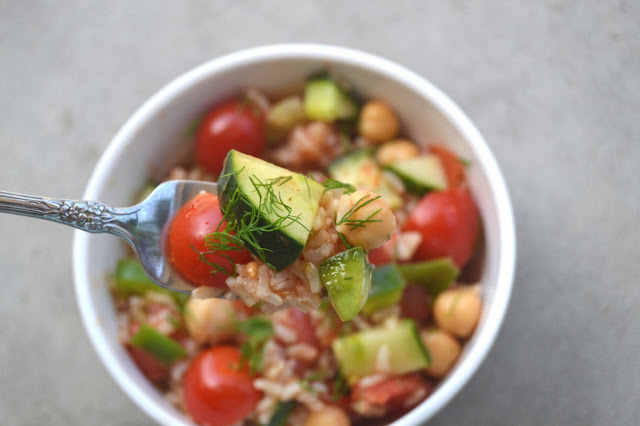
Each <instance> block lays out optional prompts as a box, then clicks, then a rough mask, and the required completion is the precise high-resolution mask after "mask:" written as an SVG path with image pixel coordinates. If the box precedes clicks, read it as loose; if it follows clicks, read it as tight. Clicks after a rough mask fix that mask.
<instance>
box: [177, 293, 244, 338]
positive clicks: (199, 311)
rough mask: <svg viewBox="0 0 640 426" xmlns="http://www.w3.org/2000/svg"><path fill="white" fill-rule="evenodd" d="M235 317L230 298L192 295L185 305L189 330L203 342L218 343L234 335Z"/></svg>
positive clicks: (192, 335)
mask: <svg viewBox="0 0 640 426" xmlns="http://www.w3.org/2000/svg"><path fill="white" fill-rule="evenodd" d="M234 319H235V310H234V307H233V302H232V301H230V300H224V299H215V298H212V299H196V298H194V297H192V298H190V299H189V301H188V302H187V305H186V306H185V322H186V325H187V330H189V334H190V335H191V337H193V339H194V340H195V341H196V342H198V343H201V344H203V343H211V344H216V343H219V342H222V341H225V340H228V339H230V338H231V337H233V334H234V331H233V321H234Z"/></svg>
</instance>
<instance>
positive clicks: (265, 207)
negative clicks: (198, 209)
mask: <svg viewBox="0 0 640 426" xmlns="http://www.w3.org/2000/svg"><path fill="white" fill-rule="evenodd" d="M243 170H244V168H243V169H240V170H238V171H235V172H232V173H230V174H228V175H227V176H229V175H236V176H237V175H238V174H240V173H241V172H242V171H243ZM291 179H292V176H279V177H276V178H272V179H267V180H265V181H263V180H261V179H260V178H258V177H257V176H255V175H251V176H249V182H250V183H251V186H252V187H253V190H252V192H253V193H255V194H256V196H257V199H258V203H257V204H258V205H257V207H256V206H254V205H253V204H252V202H251V201H249V199H248V198H247V196H246V194H244V193H242V191H240V189H239V188H236V190H235V191H234V192H233V194H232V195H231V197H230V199H229V201H228V202H227V204H226V206H224V207H221V209H222V213H223V217H222V221H221V222H220V224H218V227H217V228H216V231H215V232H212V233H210V234H208V235H207V236H206V237H205V238H206V241H205V247H206V248H207V250H209V251H208V252H203V253H200V260H202V261H203V262H205V263H207V264H208V265H209V266H211V267H212V268H213V269H212V273H218V272H224V273H227V274H228V275H231V276H235V266H236V265H235V262H234V261H233V259H232V258H231V256H230V254H228V253H227V252H229V251H234V250H236V251H237V250H243V249H248V250H249V251H251V252H252V253H253V254H254V255H255V256H256V257H257V258H258V259H259V260H260V261H262V262H263V263H265V264H266V265H267V266H269V267H270V268H271V269H273V270H274V271H275V270H276V268H275V266H273V265H272V264H271V263H270V262H268V261H267V254H268V253H271V252H272V250H271V249H269V248H266V247H262V245H261V244H260V242H259V241H258V240H259V237H261V236H262V235H263V234H268V233H271V232H274V231H279V230H281V229H283V228H286V227H287V226H290V225H292V224H294V223H297V224H298V225H300V226H301V227H302V228H304V229H305V230H306V231H307V232H309V229H308V228H307V227H306V226H305V225H304V224H303V223H302V222H301V221H300V217H301V215H300V214H297V215H295V214H293V209H292V208H291V206H289V205H288V204H287V203H286V202H285V201H284V200H283V199H282V194H281V193H280V192H279V191H278V190H277V188H278V187H280V186H282V185H284V184H286V183H287V182H289V181H290V180H291ZM308 191H309V196H311V192H310V189H309V190H308ZM238 203H244V204H245V205H247V206H249V207H250V208H249V209H247V210H246V211H245V212H244V213H243V214H242V216H240V217H236V216H235V215H234V214H233V213H234V211H235V209H236V207H237V204H238ZM264 215H269V216H272V217H275V220H265V219H264V217H263V216H264ZM223 222H227V226H226V227H225V228H224V229H221V227H222V223H223ZM209 253H216V254H218V255H220V256H222V257H224V258H225V259H227V260H228V261H229V262H230V263H231V265H232V267H233V271H231V273H230V271H227V270H226V269H225V268H224V267H221V266H219V265H216V264H213V263H212V262H210V261H208V260H207V259H206V255H207V254H209Z"/></svg>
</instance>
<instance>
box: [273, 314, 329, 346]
mask: <svg viewBox="0 0 640 426" xmlns="http://www.w3.org/2000/svg"><path fill="white" fill-rule="evenodd" d="M272 318H273V320H274V321H277V322H279V323H280V324H282V326H284V327H286V328H287V329H289V330H291V331H293V332H294V333H295V335H296V341H295V343H306V344H307V345H310V346H313V347H315V348H317V347H319V342H318V338H317V337H316V332H315V330H314V328H313V324H312V323H311V318H310V317H309V315H308V314H306V313H304V312H302V311H301V310H300V309H296V308H287V309H285V310H282V311H278V312H276V313H275V314H274V316H273V317H272ZM281 343H283V344H285V345H289V344H291V342H281Z"/></svg>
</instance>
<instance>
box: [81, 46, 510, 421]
mask: <svg viewBox="0 0 640 426" xmlns="http://www.w3.org/2000/svg"><path fill="white" fill-rule="evenodd" d="M327 68H328V69H330V70H331V71H332V72H334V73H335V74H336V75H338V76H339V77H341V78H343V79H344V80H345V81H347V82H349V83H350V84H352V85H353V88H354V89H355V90H356V91H358V92H359V93H361V94H362V95H363V96H365V97H367V98H381V99H385V100H386V101H388V102H389V103H390V104H391V105H392V106H393V107H394V108H395V109H396V110H397V112H398V115H399V116H400V117H401V119H402V123H403V126H404V127H405V130H406V133H407V134H409V135H411V136H412V138H413V139H415V140H416V141H419V142H424V143H430V142H438V143H443V144H445V145H447V146H449V147H451V148H452V149H453V150H454V151H455V152H456V153H458V154H459V155H461V156H462V157H464V158H466V159H469V160H470V162H471V166H470V167H469V169H468V177H469V182H470V185H471V189H472V192H473V194H474V198H475V199H476V201H477V203H478V206H479V209H480V212H481V216H482V223H483V227H484V232H485V237H486V241H485V244H486V256H485V264H484V267H483V270H482V275H481V284H482V289H483V299H484V311H483V315H482V318H481V321H480V323H479V325H478V329H477V332H476V333H475V334H474V336H473V338H472V339H471V341H470V342H469V343H468V344H467V345H466V347H465V349H464V352H463V354H462V356H461V359H460V362H458V364H457V366H456V367H455V369H454V370H453V371H452V372H451V373H450V374H449V376H448V378H447V379H446V380H444V381H443V382H441V383H440V385H439V386H438V388H437V389H436V391H435V392H434V394H433V395H432V396H431V397H430V398H428V399H427V400H426V401H425V402H424V403H423V404H421V405H420V406H419V407H417V408H416V409H414V410H413V411H412V412H411V413H409V414H407V415H405V416H404V417H403V418H402V419H400V420H398V422H396V424H398V425H400V424H403V425H405V424H407V425H408V424H420V423H422V422H424V421H425V420H426V419H427V418H429V417H431V416H432V415H433V414H434V413H435V412H436V411H437V410H438V409H439V408H441V407H442V406H443V405H444V404H445V403H446V402H447V401H448V400H450V399H451V397H452V396H453V395H454V394H455V393H456V392H457V391H458V390H459V389H460V388H461V387H462V386H463V385H464V383H465V382H466V381H467V380H468V378H469V377H470V375H471V374H472V373H473V371H474V370H475V369H476V368H477V366H478V365H479V363H480V362H481V360H482V359H483V358H484V356H485V355H486V353H487V352H488V350H489V348H490V346H491V344H492V342H493V339H494V338H495V335H496V333H497V330H498V328H499V325H500V322H501V321H502V318H503V315H504V311H505V309H506V305H507V302H508V299H509V294H510V288H511V280H512V275H513V265H514V263H515V251H514V250H515V247H514V235H513V219H512V216H511V207H510V204H509V199H508V195H507V192H506V189H505V186H504V182H503V180H502V177H501V175H500V172H499V170H498V168H497V166H496V164H495V161H494V159H493V156H492V155H491V153H490V152H489V150H488V148H487V146H486V144H485V143H484V141H483V140H482V137H481V136H480V134H479V133H478V132H477V131H476V129H475V128H474V127H473V125H472V124H471V123H470V122H469V120H468V119H467V118H466V116H464V114H463V113H462V112H461V111H460V110H459V109H458V108H457V107H456V106H455V105H454V104H453V103H452V102H451V101H450V100H449V99H448V98H447V97H446V96H445V95H443V94H442V93H441V92H440V91H439V90H438V89H436V88H435V87H433V86H432V85H431V84H429V83H428V82H426V81H424V80H423V79H422V78H420V77H418V76H417V75H415V74H413V73H412V72H410V71H408V70H406V69H404V68H402V67H400V66H398V65H395V64H393V63H390V62H388V61H386V60H383V59H380V58H377V57H374V56H370V55H367V54H363V53H361V52H356V51H352V50H348V49H342V48H335V47H328V46H317V45H280V46H270V47H265V48H257V49H251V50H248V51H243V52H239V53H236V54H232V55H229V56H226V57H223V58H220V59H217V60H214V61H212V62H209V63H207V64H205V65H203V66H201V67H199V68H196V69H194V70H193V71H190V72H189V73H187V74H185V75H183V76H181V77H179V78H178V79H176V80H174V81H173V82H172V83H170V84H169V85H168V86H166V87H165V88H163V89H162V90H161V91H160V92H158V93H157V94H156V95H155V96H154V97H152V98H151V99H150V100H149V101H148V102H147V103H145V104H144V105H143V106H142V107H141V108H140V109H139V110H138V111H137V112H136V113H135V115H134V116H133V117H132V118H131V119H130V120H129V121H128V122H127V123H126V124H125V125H124V126H123V128H122V129H121V130H120V132H119V133H118V134H117V135H116V137H115V138H114V140H113V141H112V142H111V144H110V145H109V147H108V148H107V150H106V151H105V153H104V154H103V156H102V158H101V159H100V162H99V163H98V166H97V167H96V169H95V171H94V174H93V176H92V178H91V180H90V182H89V185H88V187H87V190H86V192H85V199H92V200H100V201H102V202H105V203H108V204H110V205H114V206H126V205H130V204H132V200H133V198H134V194H135V193H136V191H137V190H139V188H141V187H142V186H143V185H144V183H145V182H146V181H147V180H148V179H149V177H156V178H160V177H161V176H162V175H163V174H164V173H166V172H167V171H168V170H169V168H170V167H171V166H172V165H174V164H175V163H176V162H179V161H180V160H181V159H183V158H184V157H185V155H186V154H187V153H188V152H189V151H190V149H191V144H192V142H191V139H190V138H189V137H188V136H186V135H185V129H188V128H189V126H190V124H192V123H193V122H194V120H195V119H197V118H198V117H200V116H201V115H202V114H203V113H204V112H205V111H206V110H207V109H208V108H209V107H210V106H212V105H213V104H215V103H216V102H219V101H220V100H221V99H224V98H226V97H229V96H231V95H234V94H237V93H240V92H242V91H243V90H245V89H247V88H251V87H255V88H258V89H260V90H261V91H264V92H266V93H267V94H270V95H281V94H286V93H291V92H294V91H296V90H299V89H300V88H301V87H302V83H303V82H304V80H305V78H306V77H307V76H308V75H309V74H311V73H313V72H315V71H318V70H320V69H327ZM75 238H76V239H75V244H74V273H75V281H76V292H77V297H78V303H79V307H80V310H81V314H82V317H83V320H84V322H85V326H86V328H87V330H88V332H89V335H90V337H91V339H92V342H93V344H94V346H95V347H96V350H97V352H98V354H99V355H100V357H101V359H102V360H103V362H104V363H105V365H106V366H107V368H108V370H109V371H110V373H111V374H112V375H113V376H114V378H115V379H116V381H117V382H118V383H119V384H120V386H121V387H122V388H123V389H124V390H125V391H126V392H127V393H128V394H129V396H130V397H131V398H132V399H133V400H134V401H135V402H136V403H138V405H139V406H140V407H141V408H143V409H144V410H145V411H146V412H147V413H148V414H149V415H150V416H151V417H153V418H154V419H155V420H157V421H158V422H160V423H165V424H180V423H183V422H184V423H187V424H190V423H189V421H188V419H187V418H186V417H185V416H184V415H183V414H182V413H180V412H179V411H178V410H176V409H174V408H173V407H172V406H170V405H169V404H168V403H167V402H166V401H165V400H164V399H163V398H162V396H161V395H160V394H159V393H158V392H157V391H156V390H155V388H154V387H153V386H152V385H151V384H150V383H149V382H148V381H147V380H146V379H145V378H144V377H143V376H142V374H141V373H140V372H139V370H138V369H137V367H136V366H135V365H134V364H133V362H132V361H131V360H130V358H129V357H128V355H127V353H126V352H125V350H124V348H123V346H122V345H121V344H120V343H119V341H118V337H117V327H116V319H115V312H114V308H113V305H112V302H111V298H110V295H109V292H108V289H107V285H106V281H105V277H107V276H108V275H109V274H111V273H112V272H113V270H114V267H115V264H116V261H117V260H118V258H120V257H121V256H123V254H124V250H123V246H122V243H121V242H120V241H118V240H117V239H115V238H111V237H105V236H100V235H92V234H86V233H81V232H80V231H77V233H76V237H75Z"/></svg>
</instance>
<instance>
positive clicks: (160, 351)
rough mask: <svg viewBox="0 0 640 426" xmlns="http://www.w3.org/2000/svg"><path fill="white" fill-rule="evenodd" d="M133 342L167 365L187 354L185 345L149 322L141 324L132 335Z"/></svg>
mask: <svg viewBox="0 0 640 426" xmlns="http://www.w3.org/2000/svg"><path fill="white" fill-rule="evenodd" d="M131 344H132V345H133V346H137V347H139V348H141V349H143V350H145V351H146V352H148V353H149V354H150V355H152V356H153V357H154V358H155V359H157V360H158V361H160V362H161V363H163V364H165V365H166V364H171V363H172V362H175V361H177V360H179V359H181V358H184V357H186V356H187V350H186V349H185V348H184V346H182V345H181V344H180V343H178V342H176V341H175V340H173V339H172V338H171V337H169V336H165V335H164V334H162V333H160V332H159V331H157V330H156V329H155V328H153V327H151V326H150V325H148V324H142V325H141V326H140V328H139V329H138V331H137V332H136V334H134V335H133V337H131Z"/></svg>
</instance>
